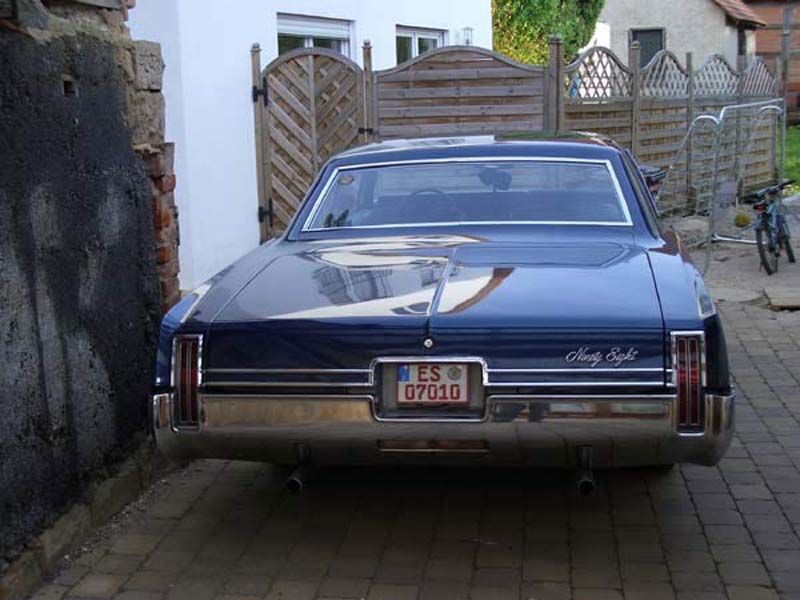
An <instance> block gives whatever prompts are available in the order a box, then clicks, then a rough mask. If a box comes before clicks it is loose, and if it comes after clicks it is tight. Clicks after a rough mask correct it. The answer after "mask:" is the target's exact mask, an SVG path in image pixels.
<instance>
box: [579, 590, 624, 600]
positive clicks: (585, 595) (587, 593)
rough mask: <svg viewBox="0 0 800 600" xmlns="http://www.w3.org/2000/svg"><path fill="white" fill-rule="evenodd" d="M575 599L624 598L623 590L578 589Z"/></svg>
mask: <svg viewBox="0 0 800 600" xmlns="http://www.w3.org/2000/svg"><path fill="white" fill-rule="evenodd" d="M572 598H573V600H623V596H622V592H620V591H619V590H611V589H599V588H598V589H577V590H575V593H574V595H573V596H572Z"/></svg>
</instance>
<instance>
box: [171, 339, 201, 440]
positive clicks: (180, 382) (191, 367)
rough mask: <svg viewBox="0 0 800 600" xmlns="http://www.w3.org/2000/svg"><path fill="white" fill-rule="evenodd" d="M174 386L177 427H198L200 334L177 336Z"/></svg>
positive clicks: (173, 367)
mask: <svg viewBox="0 0 800 600" xmlns="http://www.w3.org/2000/svg"><path fill="white" fill-rule="evenodd" d="M172 352H173V354H172V357H173V358H172V386H173V389H174V390H175V403H174V415H173V417H174V419H175V425H176V426H177V427H197V425H198V422H199V419H198V413H199V409H198V401H197V399H198V395H197V388H198V386H199V385H200V383H201V380H200V377H201V373H200V358H201V353H202V338H201V337H200V336H199V335H182V336H177V337H176V338H175V341H174V342H173V348H172Z"/></svg>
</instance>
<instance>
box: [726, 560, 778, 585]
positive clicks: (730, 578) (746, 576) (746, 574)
mask: <svg viewBox="0 0 800 600" xmlns="http://www.w3.org/2000/svg"><path fill="white" fill-rule="evenodd" d="M719 574H720V577H722V580H723V581H724V582H725V583H726V584H727V585H765V586H767V585H770V579H769V575H768V574H767V570H766V569H765V568H764V565H762V564H761V563H755V562H723V563H720V564H719Z"/></svg>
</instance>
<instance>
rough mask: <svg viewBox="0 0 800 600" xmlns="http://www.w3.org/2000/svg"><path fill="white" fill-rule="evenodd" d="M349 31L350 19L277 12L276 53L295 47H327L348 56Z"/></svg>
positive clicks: (349, 49) (282, 52)
mask: <svg viewBox="0 0 800 600" xmlns="http://www.w3.org/2000/svg"><path fill="white" fill-rule="evenodd" d="M351 31H352V21H344V20H341V19H323V18H319V17H307V16H304V15H285V14H278V54H284V53H286V52H289V51H290V50H294V49H296V48H328V49H329V50H334V51H336V52H341V53H342V54H344V55H345V56H348V57H350V53H351V47H352V44H351V43H350V38H351ZM351 58H352V57H351Z"/></svg>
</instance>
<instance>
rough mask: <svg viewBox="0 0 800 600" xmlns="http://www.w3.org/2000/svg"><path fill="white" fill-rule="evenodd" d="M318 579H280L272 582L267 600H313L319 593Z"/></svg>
mask: <svg viewBox="0 0 800 600" xmlns="http://www.w3.org/2000/svg"><path fill="white" fill-rule="evenodd" d="M318 588H319V582H317V581H287V580H278V581H276V582H275V583H273V584H272V587H271V588H270V590H269V593H268V594H267V596H266V599H267V600H313V598H314V596H316V594H317V589H318Z"/></svg>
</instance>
